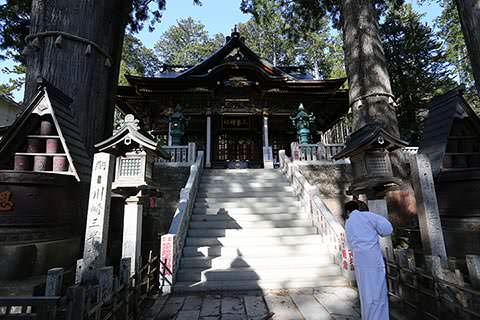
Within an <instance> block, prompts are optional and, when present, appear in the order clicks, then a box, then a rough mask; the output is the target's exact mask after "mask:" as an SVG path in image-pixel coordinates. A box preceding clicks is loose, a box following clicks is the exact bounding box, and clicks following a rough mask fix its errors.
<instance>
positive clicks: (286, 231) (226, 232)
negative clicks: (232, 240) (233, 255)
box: [188, 227, 317, 237]
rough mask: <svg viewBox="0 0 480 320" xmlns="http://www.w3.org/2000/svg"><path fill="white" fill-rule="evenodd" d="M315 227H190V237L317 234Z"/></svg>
mask: <svg viewBox="0 0 480 320" xmlns="http://www.w3.org/2000/svg"><path fill="white" fill-rule="evenodd" d="M316 233H317V229H316V228H315V227H288V228H275V229H272V228H256V229H252V230H245V229H240V230H237V229H190V230H189V231H188V236H189V237H199V236H201V237H261V236H272V237H276V236H293V235H307V234H316Z"/></svg>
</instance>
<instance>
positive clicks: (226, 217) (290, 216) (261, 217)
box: [192, 209, 308, 222]
mask: <svg viewBox="0 0 480 320" xmlns="http://www.w3.org/2000/svg"><path fill="white" fill-rule="evenodd" d="M297 211H299V209H297ZM296 219H308V215H307V214H305V213H303V212H301V211H300V212H298V213H297V212H295V213H265V214H247V213H245V214H241V213H236V214H233V213H231V212H228V214H221V213H218V214H198V213H194V214H192V222H193V221H203V222H208V221H232V220H234V221H242V222H243V221H259V222H260V221H284V220H296Z"/></svg>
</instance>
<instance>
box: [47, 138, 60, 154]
mask: <svg viewBox="0 0 480 320" xmlns="http://www.w3.org/2000/svg"><path fill="white" fill-rule="evenodd" d="M59 143H60V141H59V140H58V139H47V153H57V152H58V146H59Z"/></svg>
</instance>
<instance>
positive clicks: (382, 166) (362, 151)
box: [334, 123, 408, 199]
mask: <svg viewBox="0 0 480 320" xmlns="http://www.w3.org/2000/svg"><path fill="white" fill-rule="evenodd" d="M407 144H408V143H407V142H405V141H403V140H401V139H400V138H398V137H397V136H395V135H392V134H390V133H389V132H387V131H386V130H385V129H383V128H381V127H380V126H379V125H378V124H377V123H372V124H368V125H365V126H364V127H362V128H361V129H360V130H357V131H356V132H354V133H353V134H351V135H350V136H349V138H348V140H347V144H346V146H345V148H344V149H343V150H342V151H341V152H340V153H338V154H336V155H335V156H334V159H335V160H339V159H343V158H350V160H351V163H352V171H353V183H352V185H351V187H350V190H349V193H351V194H355V195H359V194H366V195H367V197H368V198H369V199H378V198H383V196H384V193H385V192H386V191H387V190H388V189H389V188H390V187H392V186H396V185H400V184H401V183H402V180H401V179H400V178H397V177H394V175H393V170H392V164H391V162H390V156H389V153H390V152H392V151H394V150H397V149H399V148H401V147H404V146H406V145H407Z"/></svg>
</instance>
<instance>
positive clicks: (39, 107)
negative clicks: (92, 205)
mask: <svg viewBox="0 0 480 320" xmlns="http://www.w3.org/2000/svg"><path fill="white" fill-rule="evenodd" d="M70 104H71V99H70V98H69V97H67V96H65V95H64V94H63V93H62V92H61V91H59V90H58V89H56V88H54V87H53V86H51V85H50V84H48V83H47V82H42V83H41V84H40V85H39V87H38V91H37V94H36V95H35V97H34V98H33V99H32V100H31V101H30V102H29V103H28V105H27V107H26V109H25V110H24V111H23V113H22V114H21V115H20V116H19V117H18V118H17V119H16V121H15V122H14V123H13V124H12V126H11V127H10V128H9V130H8V131H7V132H6V134H5V136H4V138H3V139H2V140H1V141H0V213H1V214H0V228H1V230H2V232H0V256H1V257H2V267H1V268H0V280H15V279H23V278H26V277H30V276H34V275H43V274H45V272H46V271H47V270H48V269H49V268H52V267H58V266H65V267H70V266H71V264H72V263H74V262H75V261H76V259H77V258H78V256H79V253H80V246H81V237H82V230H83V227H82V225H83V224H84V212H85V205H86V199H82V197H81V195H82V194H84V193H85V190H88V182H89V181H90V172H91V169H90V160H89V156H88V153H87V151H86V148H85V146H84V143H83V140H82V138H81V137H82V135H81V133H80V132H79V130H78V125H77V119H76V117H75V115H74V114H73V112H72V110H71V109H70ZM27 257H28V259H27Z"/></svg>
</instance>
